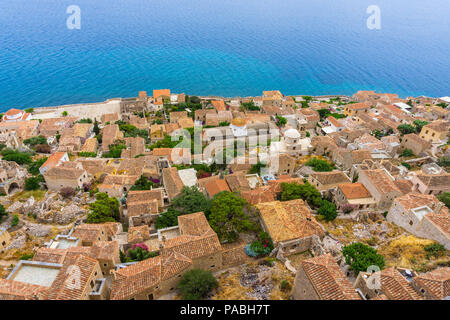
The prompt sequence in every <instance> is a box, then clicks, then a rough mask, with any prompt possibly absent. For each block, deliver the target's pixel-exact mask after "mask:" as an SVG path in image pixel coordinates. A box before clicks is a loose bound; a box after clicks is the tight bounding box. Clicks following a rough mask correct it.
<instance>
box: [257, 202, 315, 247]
mask: <svg viewBox="0 0 450 320" xmlns="http://www.w3.org/2000/svg"><path fill="white" fill-rule="evenodd" d="M256 208H258V209H259V212H260V215H261V217H262V219H263V221H264V224H265V225H266V227H267V229H268V232H269V234H270V236H271V237H272V239H273V240H274V241H275V242H280V241H287V240H293V239H301V238H306V237H309V236H312V235H318V236H323V235H324V231H323V230H322V228H321V226H320V225H319V224H318V223H317V222H316V219H315V218H314V216H313V215H312V214H311V211H310V210H309V208H308V207H307V206H306V204H305V202H304V201H303V200H301V199H297V200H291V201H284V202H280V201H272V202H265V203H259V204H257V205H256Z"/></svg>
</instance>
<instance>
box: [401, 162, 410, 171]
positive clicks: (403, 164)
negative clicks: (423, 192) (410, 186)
mask: <svg viewBox="0 0 450 320" xmlns="http://www.w3.org/2000/svg"><path fill="white" fill-rule="evenodd" d="M402 166H404V167H405V168H406V169H408V170H411V165H410V164H409V163H406V162H402Z"/></svg>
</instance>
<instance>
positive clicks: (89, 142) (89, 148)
mask: <svg viewBox="0 0 450 320" xmlns="http://www.w3.org/2000/svg"><path fill="white" fill-rule="evenodd" d="M97 148H98V140H97V139H96V138H89V139H86V141H85V142H84V145H83V148H81V152H97Z"/></svg>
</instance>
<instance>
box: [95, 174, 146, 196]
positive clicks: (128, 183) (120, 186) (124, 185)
mask: <svg viewBox="0 0 450 320" xmlns="http://www.w3.org/2000/svg"><path fill="white" fill-rule="evenodd" d="M137 179H139V176H138V175H122V174H108V175H107V176H106V177H105V179H104V180H103V182H102V183H101V184H99V185H98V191H99V192H105V193H107V194H108V195H109V196H110V197H116V198H121V197H123V196H124V194H125V193H126V192H128V191H129V190H130V188H131V187H132V186H133V185H134V183H135V182H136V180H137Z"/></svg>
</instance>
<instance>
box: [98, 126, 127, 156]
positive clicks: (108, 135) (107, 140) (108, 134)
mask: <svg viewBox="0 0 450 320" xmlns="http://www.w3.org/2000/svg"><path fill="white" fill-rule="evenodd" d="M121 139H123V132H122V131H120V130H119V125H117V124H108V125H106V126H105V127H104V128H103V129H102V151H104V152H107V151H108V150H109V146H110V145H111V144H113V143H114V142H115V141H116V140H121Z"/></svg>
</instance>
